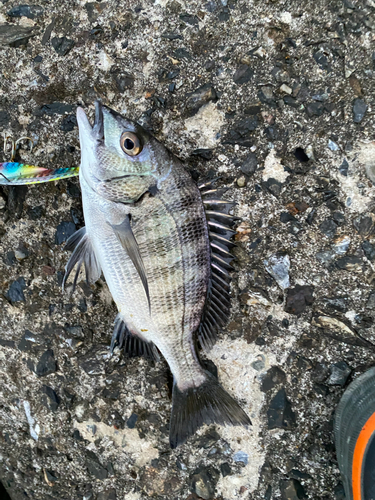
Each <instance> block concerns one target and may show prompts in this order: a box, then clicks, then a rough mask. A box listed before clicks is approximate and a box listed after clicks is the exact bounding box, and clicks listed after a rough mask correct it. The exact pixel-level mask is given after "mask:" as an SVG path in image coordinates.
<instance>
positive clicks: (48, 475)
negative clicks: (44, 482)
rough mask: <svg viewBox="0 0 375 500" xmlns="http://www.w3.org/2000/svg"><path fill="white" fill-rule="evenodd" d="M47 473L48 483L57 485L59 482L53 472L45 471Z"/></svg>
mask: <svg viewBox="0 0 375 500" xmlns="http://www.w3.org/2000/svg"><path fill="white" fill-rule="evenodd" d="M45 471H46V476H47V479H48V481H50V482H51V483H55V482H56V481H57V477H56V476H55V475H54V474H53V473H52V472H51V471H49V470H47V469H45Z"/></svg>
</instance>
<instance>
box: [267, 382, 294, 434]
mask: <svg viewBox="0 0 375 500" xmlns="http://www.w3.org/2000/svg"><path fill="white" fill-rule="evenodd" d="M267 419H268V429H292V428H293V427H295V425H296V416H295V414H294V412H293V411H292V406H291V404H290V401H288V399H287V397H286V392H285V389H280V390H279V391H278V393H277V394H276V396H275V397H274V398H273V399H272V400H271V402H270V405H269V408H268V410H267Z"/></svg>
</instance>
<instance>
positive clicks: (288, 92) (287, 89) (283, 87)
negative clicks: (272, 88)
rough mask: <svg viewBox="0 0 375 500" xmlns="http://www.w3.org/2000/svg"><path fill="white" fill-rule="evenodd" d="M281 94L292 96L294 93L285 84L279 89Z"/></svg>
mask: <svg viewBox="0 0 375 500" xmlns="http://www.w3.org/2000/svg"><path fill="white" fill-rule="evenodd" d="M279 90H280V91H281V92H285V94H291V93H292V92H293V90H292V89H291V88H290V87H289V86H288V85H286V84H285V83H283V84H282V85H281V87H280V89H279Z"/></svg>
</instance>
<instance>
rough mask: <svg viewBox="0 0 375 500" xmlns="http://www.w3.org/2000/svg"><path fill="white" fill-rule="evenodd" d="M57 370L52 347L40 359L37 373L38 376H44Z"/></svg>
mask: <svg viewBox="0 0 375 500" xmlns="http://www.w3.org/2000/svg"><path fill="white" fill-rule="evenodd" d="M56 371H57V365H56V361H55V358H54V355H53V351H52V349H48V351H45V352H44V353H43V354H42V356H41V358H40V359H39V361H38V364H37V366H36V371H35V373H36V374H37V375H38V377H44V376H45V375H49V374H50V373H55V372H56Z"/></svg>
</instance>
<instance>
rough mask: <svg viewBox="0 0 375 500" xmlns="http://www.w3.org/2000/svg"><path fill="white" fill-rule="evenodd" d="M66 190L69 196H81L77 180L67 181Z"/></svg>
mask: <svg viewBox="0 0 375 500" xmlns="http://www.w3.org/2000/svg"><path fill="white" fill-rule="evenodd" d="M66 192H67V193H68V195H69V196H70V197H71V198H79V197H80V196H81V190H80V188H79V184H78V183H77V182H72V181H68V182H67V185H66Z"/></svg>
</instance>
